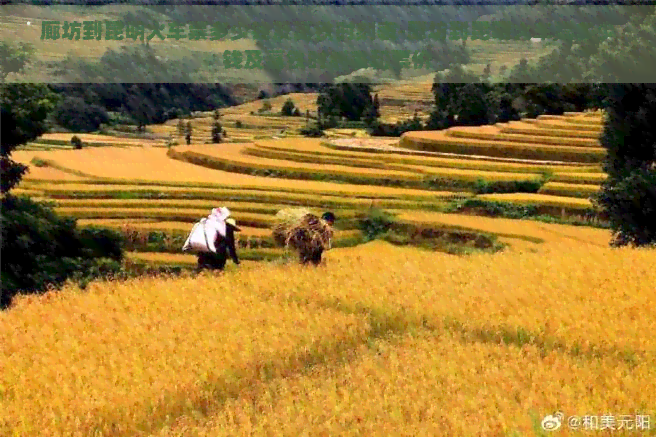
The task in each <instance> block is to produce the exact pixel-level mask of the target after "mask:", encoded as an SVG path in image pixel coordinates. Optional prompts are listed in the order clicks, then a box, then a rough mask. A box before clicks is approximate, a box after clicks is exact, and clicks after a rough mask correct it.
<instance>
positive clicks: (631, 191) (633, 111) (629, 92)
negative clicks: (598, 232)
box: [594, 84, 656, 246]
mask: <svg viewBox="0 0 656 437" xmlns="http://www.w3.org/2000/svg"><path fill="white" fill-rule="evenodd" d="M606 112H607V115H606V123H605V125H604V131H603V134H602V137H601V144H602V145H603V146H604V147H605V148H606V151H607V157H606V161H605V163H604V171H605V172H606V173H607V174H608V179H607V180H606V181H605V182H604V183H603V185H602V189H601V191H600V192H599V193H598V195H597V196H596V197H595V198H594V201H595V203H596V204H597V205H599V206H600V207H601V208H603V210H604V211H605V213H606V214H607V215H608V218H609V220H610V224H611V228H612V230H613V235H614V238H613V241H612V244H613V245H615V246H623V245H629V244H632V245H636V246H643V245H649V244H656V128H655V127H654V120H656V85H654V84H617V85H612V86H610V87H609V96H608V99H607V106H606Z"/></svg>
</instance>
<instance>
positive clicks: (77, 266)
mask: <svg viewBox="0 0 656 437" xmlns="http://www.w3.org/2000/svg"><path fill="white" fill-rule="evenodd" d="M0 91H1V92H0V99H1V100H2V118H1V120H0V122H1V124H2V129H0V142H1V153H0V163H1V165H2V175H1V193H2V214H1V216H0V222H1V224H2V240H1V250H2V254H1V256H0V259H1V266H0V275H1V278H2V284H1V287H0V308H5V307H7V306H9V304H10V303H11V300H12V298H13V297H14V295H15V294H16V293H18V292H28V293H29V292H41V291H45V290H47V288H48V287H50V286H58V285H61V284H62V283H64V282H65V281H66V280H67V279H69V278H75V279H77V280H78V281H82V282H81V283H82V284H84V283H85V282H87V281H89V280H91V279H93V278H96V277H100V276H105V275H110V274H112V273H116V272H118V271H120V270H121V262H122V260H123V249H122V247H121V238H120V236H119V235H118V234H117V233H115V232H113V231H110V230H106V229H79V228H77V227H76V221H75V220H74V219H71V218H65V217H60V216H58V215H57V214H55V213H54V212H53V210H52V209H51V208H50V207H48V206H46V205H44V204H43V203H41V202H35V201H33V200H31V199H29V198H27V197H24V196H14V195H12V192H11V191H12V190H13V189H14V188H15V187H16V186H17V185H18V183H19V182H20V181H21V179H22V178H23V176H24V175H25V174H26V172H27V170H28V168H27V167H26V166H25V165H23V164H20V163H17V162H15V161H14V160H12V159H11V153H12V151H13V150H14V149H15V148H16V147H18V146H19V145H21V144H25V143H27V142H29V141H32V140H34V139H35V138H37V137H38V136H39V135H41V134H43V133H44V132H45V131H46V129H47V124H46V119H47V117H48V115H49V113H50V112H51V111H52V109H53V106H54V105H53V100H54V98H55V95H54V94H53V93H52V91H51V90H50V89H49V88H48V87H47V86H45V85H34V84H12V85H2V89H0Z"/></svg>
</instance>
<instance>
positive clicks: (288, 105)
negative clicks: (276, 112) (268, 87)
mask: <svg viewBox="0 0 656 437" xmlns="http://www.w3.org/2000/svg"><path fill="white" fill-rule="evenodd" d="M295 109H296V106H295V105H294V102H293V101H292V99H287V100H286V101H285V103H284V104H283V105H282V109H281V110H280V114H281V115H285V116H288V117H291V116H293V115H294V110H295Z"/></svg>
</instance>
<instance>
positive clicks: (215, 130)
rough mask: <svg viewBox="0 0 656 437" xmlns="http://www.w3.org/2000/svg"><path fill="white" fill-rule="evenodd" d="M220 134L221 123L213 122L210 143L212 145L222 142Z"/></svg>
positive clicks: (221, 130)
mask: <svg viewBox="0 0 656 437" xmlns="http://www.w3.org/2000/svg"><path fill="white" fill-rule="evenodd" d="M222 133H223V129H222V128H221V123H219V122H218V121H215V122H214V125H213V126H212V143H214V144H217V143H220V142H221V140H222V138H221V134H222Z"/></svg>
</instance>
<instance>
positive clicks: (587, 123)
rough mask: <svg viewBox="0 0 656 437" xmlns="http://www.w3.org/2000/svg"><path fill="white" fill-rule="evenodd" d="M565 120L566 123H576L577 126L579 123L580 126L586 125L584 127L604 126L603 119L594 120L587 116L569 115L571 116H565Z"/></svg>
mask: <svg viewBox="0 0 656 437" xmlns="http://www.w3.org/2000/svg"><path fill="white" fill-rule="evenodd" d="M565 121H566V122H567V123H571V124H574V125H577V126H578V125H580V126H586V127H592V128H596V127H603V126H604V121H603V120H594V119H591V118H587V117H586V118H575V117H571V118H566V119H565Z"/></svg>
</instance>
